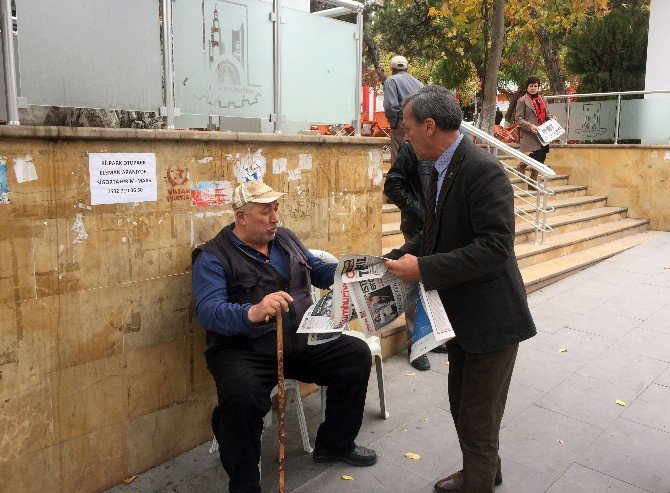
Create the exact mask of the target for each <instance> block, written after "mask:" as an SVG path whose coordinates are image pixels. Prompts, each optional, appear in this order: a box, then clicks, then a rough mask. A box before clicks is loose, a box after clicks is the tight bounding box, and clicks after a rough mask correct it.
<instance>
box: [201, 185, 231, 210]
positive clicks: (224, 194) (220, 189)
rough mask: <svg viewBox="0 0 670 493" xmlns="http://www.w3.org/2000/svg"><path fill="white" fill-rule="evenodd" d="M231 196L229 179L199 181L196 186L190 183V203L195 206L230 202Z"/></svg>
mask: <svg viewBox="0 0 670 493" xmlns="http://www.w3.org/2000/svg"><path fill="white" fill-rule="evenodd" d="M232 198H233V185H232V184H231V183H230V182H229V181H199V182H198V184H197V186H195V187H194V186H193V185H191V205H194V206H197V207H204V206H207V205H225V204H230V202H231V201H232Z"/></svg>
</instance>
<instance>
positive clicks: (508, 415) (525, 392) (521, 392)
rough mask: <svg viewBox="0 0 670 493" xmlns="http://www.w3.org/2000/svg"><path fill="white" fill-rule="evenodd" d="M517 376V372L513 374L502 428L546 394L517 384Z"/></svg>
mask: <svg viewBox="0 0 670 493" xmlns="http://www.w3.org/2000/svg"><path fill="white" fill-rule="evenodd" d="M515 374H516V370H515V373H513V374H512V383H511V384H510V386H509V392H508V393H507V403H506V404H505V414H504V415H503V419H502V425H501V426H505V425H506V424H507V423H509V422H510V421H512V420H513V419H514V418H516V417H517V416H518V415H519V414H521V413H522V412H524V411H525V410H526V409H528V408H529V407H530V406H531V405H533V404H534V403H535V402H537V401H538V400H539V399H540V398H541V397H542V396H543V395H545V394H546V393H545V392H544V391H542V390H538V389H535V388H533V387H528V386H526V385H522V384H520V383H517V381H516V380H515Z"/></svg>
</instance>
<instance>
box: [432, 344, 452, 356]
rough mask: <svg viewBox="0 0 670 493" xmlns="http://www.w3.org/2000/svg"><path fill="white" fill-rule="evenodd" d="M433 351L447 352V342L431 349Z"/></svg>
mask: <svg viewBox="0 0 670 493" xmlns="http://www.w3.org/2000/svg"><path fill="white" fill-rule="evenodd" d="M430 352H431V353H439V354H447V352H448V351H447V344H446V343H445V344H440V345H439V346H437V347H435V348H433V349H431V350H430Z"/></svg>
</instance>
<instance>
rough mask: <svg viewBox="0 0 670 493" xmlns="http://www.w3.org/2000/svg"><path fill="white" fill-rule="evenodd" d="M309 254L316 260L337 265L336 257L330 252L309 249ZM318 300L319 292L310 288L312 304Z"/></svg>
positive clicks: (313, 287)
mask: <svg viewBox="0 0 670 493" xmlns="http://www.w3.org/2000/svg"><path fill="white" fill-rule="evenodd" d="M309 252H310V253H311V254H312V255H314V256H315V257H316V258H318V259H321V260H323V261H324V262H327V263H329V264H332V263H337V257H335V255H333V254H332V253H330V252H326V251H325V250H312V249H310V250H309ZM319 298H321V290H320V289H319V288H317V287H316V286H312V303H316V302H317V301H318V300H319Z"/></svg>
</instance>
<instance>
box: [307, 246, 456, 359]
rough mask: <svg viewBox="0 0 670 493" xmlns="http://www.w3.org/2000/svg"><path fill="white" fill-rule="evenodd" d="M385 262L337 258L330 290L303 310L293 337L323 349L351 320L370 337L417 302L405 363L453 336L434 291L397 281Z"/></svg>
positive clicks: (374, 258)
mask: <svg viewBox="0 0 670 493" xmlns="http://www.w3.org/2000/svg"><path fill="white" fill-rule="evenodd" d="M384 260H386V259H384V258H383V257H377V256H374V255H356V254H347V255H342V256H341V257H340V259H339V261H338V264H337V269H336V270H335V284H334V286H333V291H332V292H330V293H328V294H327V295H326V296H324V297H323V298H321V299H320V300H318V301H317V302H316V303H314V304H313V305H312V306H311V307H310V308H309V309H308V310H307V313H305V316H304V317H303V319H302V321H301V323H300V327H299V328H298V333H302V334H308V344H322V343H324V342H328V341H331V340H333V339H335V338H337V337H339V335H340V334H341V333H342V331H343V330H344V329H345V328H346V324H347V322H350V321H351V320H354V319H356V318H358V319H359V320H360V323H361V326H362V328H363V332H364V334H365V335H366V337H370V336H372V335H374V334H375V332H377V331H378V330H380V329H382V328H383V327H385V326H386V325H388V324H389V323H391V322H392V321H393V320H395V319H396V318H398V317H399V316H400V315H401V314H402V313H404V312H405V310H406V309H407V308H408V307H409V306H410V305H411V304H412V303H414V302H415V301H417V300H418V299H420V300H421V301H420V303H417V315H418V316H419V317H421V318H420V319H421V326H420V327H419V328H418V330H417V327H418V324H417V320H416V319H415V322H414V323H415V329H414V336H413V337H412V341H411V345H412V346H411V349H410V360H414V359H416V358H418V357H419V356H421V355H423V354H426V353H427V352H428V351H430V350H431V349H433V348H434V347H436V346H438V345H439V344H441V343H442V342H444V341H445V340H447V339H450V338H451V337H454V333H453V330H452V328H451V324H450V323H449V318H448V317H447V314H446V312H445V311H444V307H443V306H442V302H441V300H440V296H439V294H438V293H437V291H426V290H425V289H424V287H423V284H422V283H416V282H407V281H403V280H401V279H398V278H397V277H396V276H394V275H393V274H391V273H390V272H389V271H388V269H387V268H386V266H385V265H384ZM419 306H420V307H421V308H419Z"/></svg>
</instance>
